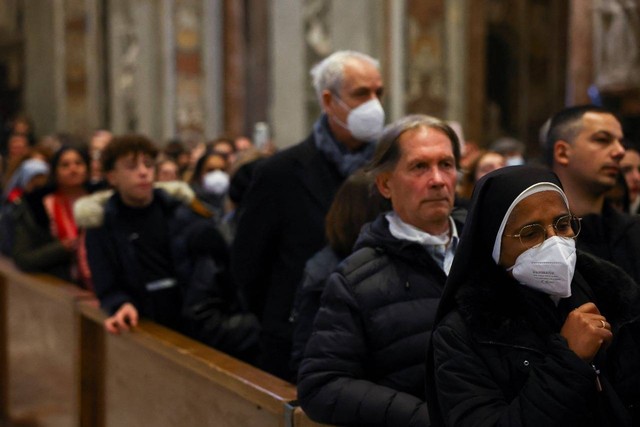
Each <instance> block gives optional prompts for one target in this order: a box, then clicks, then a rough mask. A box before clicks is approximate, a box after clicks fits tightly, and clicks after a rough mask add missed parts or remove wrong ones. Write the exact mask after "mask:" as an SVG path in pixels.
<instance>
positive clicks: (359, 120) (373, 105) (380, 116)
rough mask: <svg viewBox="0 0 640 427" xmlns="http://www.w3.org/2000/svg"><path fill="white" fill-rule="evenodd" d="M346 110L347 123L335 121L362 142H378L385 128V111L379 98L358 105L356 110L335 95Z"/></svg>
mask: <svg viewBox="0 0 640 427" xmlns="http://www.w3.org/2000/svg"><path fill="white" fill-rule="evenodd" d="M335 98H336V99H337V100H338V101H339V102H340V104H341V105H342V106H343V107H344V109H345V110H347V111H348V112H349V115H348V116H347V123H344V122H342V121H341V120H339V119H338V118H337V117H334V120H335V121H336V122H337V123H338V124H339V125H340V126H342V127H343V128H345V129H347V130H348V131H349V132H351V135H353V137H354V138H356V139H358V140H360V141H370V142H371V141H376V140H378V138H380V136H381V135H382V130H383V128H384V118H385V115H384V109H383V108H382V104H381V103H380V101H379V100H378V99H377V98H374V99H370V100H369V101H367V102H365V103H363V104H360V105H358V106H357V107H356V108H349V106H348V105H347V104H346V103H345V102H344V101H343V100H342V99H340V97H339V96H337V95H335Z"/></svg>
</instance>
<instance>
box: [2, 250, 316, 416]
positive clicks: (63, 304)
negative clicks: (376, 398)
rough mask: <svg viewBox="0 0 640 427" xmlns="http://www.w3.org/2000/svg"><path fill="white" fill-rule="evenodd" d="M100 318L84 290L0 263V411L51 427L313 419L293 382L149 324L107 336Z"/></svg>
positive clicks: (94, 303) (146, 322) (4, 414)
mask: <svg viewBox="0 0 640 427" xmlns="http://www.w3.org/2000/svg"><path fill="white" fill-rule="evenodd" d="M104 319H105V314H104V313H103V312H102V311H101V310H100V309H99V308H98V303H97V301H96V300H95V299H94V298H92V296H91V295H90V294H88V293H87V292H86V291H82V290H81V289H79V288H77V287H75V286H73V285H70V284H68V283H64V282H62V281H59V280H56V279H54V278H51V277H48V276H34V275H28V274H24V273H21V272H19V271H17V270H16V269H15V267H13V265H12V264H11V263H10V262H8V261H6V260H4V259H0V345H1V346H2V349H1V350H0V415H1V416H2V417H3V418H4V419H7V420H12V421H19V422H22V423H24V425H38V426H41V425H42V426H53V427H57V426H65V427H66V426H83V427H104V426H118V427H121V426H125V427H126V426H139V425H153V426H176V425H180V426H198V427H200V426H208V425H211V426H221V427H225V426H283V427H288V426H304V427H316V426H319V425H320V424H317V423H314V422H313V421H311V420H309V418H308V417H307V416H306V415H305V414H304V412H303V411H302V410H301V409H300V408H299V407H297V406H296V405H295V399H296V390H295V386H293V385H292V384H289V383H287V382H284V381H282V380H280V379H278V378H276V377H273V376H271V375H269V374H267V373H266V372H263V371H261V370H259V369H257V368H255V367H253V366H250V365H248V364H246V363H243V362H241V361H239V360H236V359H234V358H232V357H230V356H228V355H226V354H224V353H221V352H218V351H216V350H215V349H212V348H210V347H207V346H205V345H202V344H200V343H198V342H196V341H193V340H191V339H189V338H187V337H185V336H183V335H180V334H178V333H176V332H173V331H171V330H169V329H166V328H163V327H162V326H159V325H157V324H155V323H153V322H148V321H142V322H141V323H140V325H139V326H138V327H137V328H136V329H135V331H133V332H132V333H125V334H122V335H119V336H112V335H109V334H107V333H106V332H105V331H104V329H103V326H102V322H103V320H104ZM31 423H32V424H31Z"/></svg>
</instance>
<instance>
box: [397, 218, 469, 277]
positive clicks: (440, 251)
mask: <svg viewBox="0 0 640 427" xmlns="http://www.w3.org/2000/svg"><path fill="white" fill-rule="evenodd" d="M385 218H387V221H389V232H390V233H391V235H392V236H393V237H395V238H396V239H398V240H407V241H410V242H416V243H418V244H420V245H421V246H423V247H424V248H425V249H426V250H427V252H428V253H429V255H431V257H432V258H433V259H434V261H435V262H436V263H437V264H438V265H439V266H440V268H442V270H443V271H444V272H445V274H446V275H447V276H448V275H449V271H450V270H451V264H452V263H453V257H454V255H455V252H456V248H457V247H458V229H457V228H456V224H455V222H454V221H453V218H451V217H449V231H447V232H445V233H443V234H440V235H436V236H434V235H432V234H429V233H427V232H426V231H422V230H420V229H419V228H417V227H414V226H413V225H411V224H407V223H406V222H404V221H403V220H401V219H400V217H399V216H398V215H397V214H396V213H395V212H389V213H387V214H386V215H385Z"/></svg>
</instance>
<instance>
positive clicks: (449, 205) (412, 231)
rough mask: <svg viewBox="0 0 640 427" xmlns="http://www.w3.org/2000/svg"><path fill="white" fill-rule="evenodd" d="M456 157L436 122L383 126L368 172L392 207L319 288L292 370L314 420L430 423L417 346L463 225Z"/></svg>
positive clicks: (424, 340) (451, 138) (410, 120)
mask: <svg viewBox="0 0 640 427" xmlns="http://www.w3.org/2000/svg"><path fill="white" fill-rule="evenodd" d="M459 160H460V143H459V141H458V137H457V135H456V133H455V132H454V131H453V130H452V129H451V128H450V127H449V126H448V125H447V124H445V123H444V122H442V121H440V120H438V119H435V118H433V117H429V116H424V115H413V116H408V117H405V118H403V119H400V120H398V121H396V122H395V123H393V124H391V125H389V126H388V127H387V128H386V129H385V131H384V134H383V136H382V138H381V139H380V142H379V143H378V147H377V149H376V153H375V155H374V158H373V161H372V164H371V165H370V170H371V173H372V174H374V176H375V182H376V187H377V190H378V191H379V192H380V193H381V194H382V195H383V196H384V197H386V198H388V199H390V200H391V205H392V210H391V211H390V212H386V213H383V214H381V215H380V216H378V218H377V219H375V220H374V221H373V222H372V223H370V224H368V225H367V226H365V227H364V228H363V229H362V231H361V233H360V236H359V237H358V241H357V242H356V244H355V248H354V252H353V253H352V254H351V255H350V256H349V257H348V258H347V259H345V260H344V261H343V262H342V263H341V264H340V266H339V267H338V269H337V270H336V271H335V272H334V273H333V274H332V275H331V276H330V278H329V280H328V281H327V284H326V288H325V291H324V293H323V295H322V302H321V306H320V310H319V311H318V314H317V315H316V319H315V323H314V325H313V333H312V335H311V338H310V339H309V341H308V342H307V346H306V349H305V355H304V359H303V360H302V363H301V364H300V369H299V374H298V398H299V400H300V402H301V405H302V408H303V409H304V410H305V412H306V413H307V414H308V415H309V416H310V417H311V418H312V419H314V420H315V421H319V422H322V423H327V424H335V425H366V426H394V427H395V426H428V425H429V416H428V412H427V407H426V403H425V402H424V400H425V354H426V350H425V349H426V348H427V347H428V344H429V339H430V335H431V329H432V327H433V324H434V319H435V315H436V309H437V307H438V303H439V301H440V297H441V295H442V291H443V289H444V284H445V281H446V279H447V275H448V274H449V270H450V268H451V263H452V261H453V257H454V253H455V249H456V246H457V243H458V235H459V233H460V231H461V229H462V220H463V219H464V213H463V212H456V213H455V214H454V213H453V202H454V197H455V187H456V178H457V167H458V165H459ZM458 213H460V214H462V215H460V216H458Z"/></svg>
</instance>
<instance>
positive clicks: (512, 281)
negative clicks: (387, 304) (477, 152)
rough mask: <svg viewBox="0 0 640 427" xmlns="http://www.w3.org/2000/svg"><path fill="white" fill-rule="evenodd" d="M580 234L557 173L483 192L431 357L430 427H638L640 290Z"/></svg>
mask: <svg viewBox="0 0 640 427" xmlns="http://www.w3.org/2000/svg"><path fill="white" fill-rule="evenodd" d="M579 234H580V218H577V217H575V216H574V215H573V214H572V213H571V210H570V207H569V204H568V202H567V197H566V196H565V194H564V192H563V190H562V186H561V184H560V181H559V179H558V177H557V176H556V175H555V174H554V173H553V172H551V171H549V170H546V169H540V168H535V167H529V166H514V167H506V168H503V169H499V170H496V171H494V172H491V173H490V174H488V175H486V176H485V177H483V178H482V179H481V180H480V181H479V182H478V184H477V186H476V188H475V190H474V193H473V196H472V200H471V209H470V212H469V215H468V217H467V223H466V225H465V228H464V232H463V234H462V237H461V240H460V243H459V246H458V250H457V253H456V258H455V260H454V263H453V265H452V268H451V274H450V275H449V277H448V280H447V283H446V287H445V291H444V295H443V298H442V300H441V303H440V306H439V309H438V314H437V317H436V322H437V326H436V327H435V329H434V333H433V336H432V339H431V347H430V348H429V352H428V362H427V382H426V383H427V402H428V407H429V412H430V415H431V420H432V422H433V425H434V426H480V425H482V426H563V427H566V426H638V425H640V351H639V349H640V318H639V316H640V292H639V289H638V286H637V285H636V284H635V282H634V281H633V280H632V279H631V278H630V277H629V276H628V275H627V274H626V273H625V272H624V271H622V270H621V269H619V268H618V267H616V266H614V265H613V264H610V263H608V262H606V261H603V260H601V259H598V258H595V257H593V256H591V255H588V254H586V253H581V252H576V249H575V239H577V238H578V239H579V238H580V237H579Z"/></svg>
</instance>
